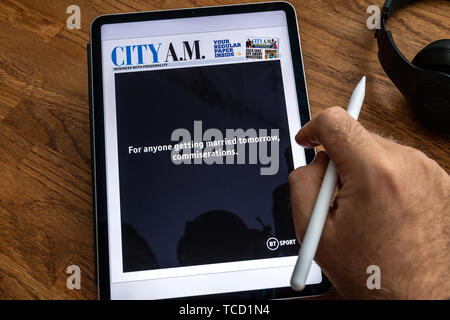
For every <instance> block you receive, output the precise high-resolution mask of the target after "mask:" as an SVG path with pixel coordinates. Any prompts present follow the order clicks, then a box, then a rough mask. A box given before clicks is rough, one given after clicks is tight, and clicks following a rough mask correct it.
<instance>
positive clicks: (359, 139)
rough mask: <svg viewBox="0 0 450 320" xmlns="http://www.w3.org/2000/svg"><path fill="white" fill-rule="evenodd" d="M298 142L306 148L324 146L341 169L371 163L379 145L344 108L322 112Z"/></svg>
mask: <svg viewBox="0 0 450 320" xmlns="http://www.w3.org/2000/svg"><path fill="white" fill-rule="evenodd" d="M295 140H296V141H297V143H298V144H300V145H302V146H304V147H306V148H313V147H316V146H319V145H323V147H324V148H325V150H326V151H327V153H328V155H329V157H330V159H331V160H333V162H334V163H335V164H336V167H338V168H340V169H346V168H349V169H350V168H354V166H355V165H358V164H361V161H363V162H364V161H367V160H369V159H370V158H372V157H373V156H374V152H376V151H375V150H374V149H375V148H376V146H377V144H376V142H375V141H374V139H373V137H372V136H371V134H370V133H369V132H368V131H367V130H366V129H365V128H364V127H363V126H362V125H361V124H359V123H358V121H356V120H355V119H353V118H352V117H351V116H350V115H349V114H348V113H347V112H346V111H345V110H344V109H342V108H340V107H332V108H328V109H326V110H325V111H323V112H321V113H320V114H319V115H318V116H317V117H315V118H313V119H312V120H311V121H309V122H308V123H307V124H306V125H305V126H304V127H303V128H302V129H301V130H300V131H299V132H298V133H297V135H296V137H295Z"/></svg>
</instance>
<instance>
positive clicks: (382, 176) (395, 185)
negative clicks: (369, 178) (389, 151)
mask: <svg viewBox="0 0 450 320" xmlns="http://www.w3.org/2000/svg"><path fill="white" fill-rule="evenodd" d="M399 170H400V168H399V166H398V165H396V163H394V162H393V161H391V160H390V159H382V160H378V161H377V162H376V165H375V166H374V180H373V181H376V182H377V188H379V187H381V188H384V189H385V190H388V191H389V194H391V195H392V196H394V197H397V196H399V194H400V193H401V190H402V187H401V181H400V180H401V179H400V177H399Z"/></svg>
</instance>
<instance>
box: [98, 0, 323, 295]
mask: <svg viewBox="0 0 450 320" xmlns="http://www.w3.org/2000/svg"><path fill="white" fill-rule="evenodd" d="M90 47H91V49H90V61H91V63H90V66H91V67H90V73H91V82H90V87H91V92H92V94H91V105H92V107H91V119H92V121H91V126H92V127H91V132H92V150H93V184H94V189H93V193H94V204H95V215H96V220H95V225H96V251H97V277H98V284H99V297H100V298H102V299H167V298H187V297H203V298H204V297H213V298H215V297H232V298H235V297H243V298H271V299H276V298H288V297H294V296H296V295H317V294H321V293H323V292H325V291H326V290H327V289H328V288H329V282H328V281H327V280H326V278H325V277H324V275H323V274H322V272H321V270H320V268H319V267H318V266H317V265H316V264H313V266H312V268H311V272H310V274H309V277H308V281H307V284H308V286H307V288H306V290H304V291H303V292H302V293H300V294H298V293H294V291H292V290H291V289H290V288H289V281H290V277H291V274H292V271H293V268H294V264H295V262H296V258H297V255H298V250H299V244H298V242H297V240H296V236H295V231H294V226H293V221H292V214H291V211H290V205H289V186H288V174H289V171H291V170H293V169H294V168H296V167H299V166H302V165H305V164H306V163H308V162H309V161H310V160H311V159H312V158H313V157H314V151H313V150H305V149H303V148H302V147H300V146H299V145H297V144H296V143H295V140H294V137H295V134H296V133H297V132H298V130H299V129H300V127H301V126H302V125H303V124H304V123H306V122H307V121H308V120H309V119H310V113H309V106H308V98H307V90H306V84H305V77H304V70H303V64H302V55H301V51H300V43H299V36H298V27H297V18H296V13H295V10H294V8H293V7H292V6H291V5H289V4H288V3H286V2H272V3H260V4H251V5H250V4H248V5H232V6H221V7H205V8H195V9H182V10H170V11H157V12H145V13H129V14H119V15H105V16H100V17H98V18H96V19H95V20H94V22H93V23H92V26H91V45H90Z"/></svg>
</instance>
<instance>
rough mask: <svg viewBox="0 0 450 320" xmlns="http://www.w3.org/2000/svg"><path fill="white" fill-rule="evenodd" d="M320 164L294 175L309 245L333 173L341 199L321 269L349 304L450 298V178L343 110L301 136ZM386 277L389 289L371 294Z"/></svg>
mask: <svg viewBox="0 0 450 320" xmlns="http://www.w3.org/2000/svg"><path fill="white" fill-rule="evenodd" d="M296 140H297V142H298V143H299V144H300V145H302V146H304V147H306V148H313V147H316V146H318V145H323V147H324V148H325V150H326V152H323V151H322V152H319V153H318V154H317V156H316V158H315V159H314V161H313V162H312V163H311V164H309V165H307V166H305V167H300V168H298V169H296V170H295V171H293V172H292V173H291V174H290V175H289V184H290V188H291V204H292V211H293V216H294V222H295V228H296V233H297V238H298V240H299V241H300V242H301V241H302V240H303V236H304V234H305V231H306V227H307V224H308V221H309V218H310V215H311V212H312V209H313V207H314V203H315V200H316V197H317V194H318V192H319V189H320V185H321V183H322V179H323V175H324V173H325V170H326V168H327V164H328V157H330V158H331V159H332V160H333V162H334V163H335V165H336V170H337V173H338V176H339V183H338V193H337V196H336V198H335V200H334V203H333V204H332V206H331V207H330V211H329V215H328V219H327V221H326V224H325V228H324V231H323V234H322V238H321V241H320V244H319V248H318V251H317V254H316V257H315V261H316V262H317V263H318V264H319V265H320V267H321V268H322V270H323V271H324V272H325V274H326V275H327V276H328V277H329V279H330V280H331V282H332V283H333V284H334V285H335V287H336V289H337V290H338V291H339V293H340V294H341V295H342V296H343V297H344V298H356V299H361V298H386V299H390V298H392V299H421V298H424V299H433V298H441V299H442V298H444V299H445V298H446V299H449V298H450V177H449V175H448V174H447V173H446V172H445V171H444V170H443V169H442V168H441V167H439V165H438V164H437V163H436V162H435V161H433V160H431V159H430V158H428V157H427V156H426V155H425V154H423V153H422V152H420V151H417V150H415V149H413V148H409V147H405V146H402V145H399V144H397V143H394V142H392V141H390V140H387V139H384V138H382V137H380V136H377V135H375V134H372V133H370V132H368V131H367V130H366V129H364V127H363V126H362V125H360V124H359V123H358V122H357V121H355V120H354V119H353V118H351V117H350V116H349V115H348V114H347V113H346V112H345V111H344V110H343V109H342V108H338V107H334V108H329V109H327V110H326V111H324V112H322V113H321V114H319V115H318V116H317V117H315V118H314V119H312V120H311V121H310V122H309V123H308V124H306V125H305V126H304V127H303V128H302V129H301V130H300V131H299V133H298V134H297V136H296ZM370 265H377V266H379V267H380V269H381V289H380V290H377V289H374V290H369V289H368V288H367V286H366V281H367V278H368V277H369V276H370V274H367V273H366V270H367V267H368V266H370Z"/></svg>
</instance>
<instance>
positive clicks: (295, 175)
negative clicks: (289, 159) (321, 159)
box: [288, 167, 304, 186]
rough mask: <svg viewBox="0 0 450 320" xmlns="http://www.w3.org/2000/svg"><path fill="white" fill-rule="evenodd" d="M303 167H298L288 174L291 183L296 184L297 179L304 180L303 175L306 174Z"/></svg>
mask: <svg viewBox="0 0 450 320" xmlns="http://www.w3.org/2000/svg"><path fill="white" fill-rule="evenodd" d="M303 171H304V170H303V167H300V168H297V169H295V170H294V171H292V172H291V173H290V174H289V176H288V181H289V185H291V186H292V185H294V184H295V183H296V182H297V181H301V180H302V176H303V175H304V172H303Z"/></svg>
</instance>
